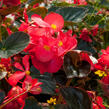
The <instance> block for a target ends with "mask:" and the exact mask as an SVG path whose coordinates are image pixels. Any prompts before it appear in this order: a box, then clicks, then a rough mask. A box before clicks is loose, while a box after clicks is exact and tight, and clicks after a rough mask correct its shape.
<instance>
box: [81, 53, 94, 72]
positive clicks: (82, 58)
mask: <svg viewBox="0 0 109 109" xmlns="http://www.w3.org/2000/svg"><path fill="white" fill-rule="evenodd" d="M80 58H81V60H83V61H87V62H89V64H90V65H91V69H92V70H93V69H94V64H93V62H92V60H91V59H90V57H89V55H88V54H87V53H85V52H81V53H80Z"/></svg>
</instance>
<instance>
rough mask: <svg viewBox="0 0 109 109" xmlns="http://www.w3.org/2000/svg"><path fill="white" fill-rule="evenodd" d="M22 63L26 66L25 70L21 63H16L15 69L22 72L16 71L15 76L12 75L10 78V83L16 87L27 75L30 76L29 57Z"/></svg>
mask: <svg viewBox="0 0 109 109" xmlns="http://www.w3.org/2000/svg"><path fill="white" fill-rule="evenodd" d="M22 63H23V65H24V68H25V69H24V68H23V67H22V65H21V64H20V63H15V67H16V68H17V69H19V70H21V71H16V72H15V73H14V74H12V75H11V76H10V77H9V78H8V83H9V84H10V85H12V86H15V85H16V84H17V83H18V82H19V80H21V79H22V78H23V77H24V76H25V75H26V74H27V75H28V74H29V73H30V72H29V69H30V66H29V56H28V55H26V56H24V57H23V60H22Z"/></svg>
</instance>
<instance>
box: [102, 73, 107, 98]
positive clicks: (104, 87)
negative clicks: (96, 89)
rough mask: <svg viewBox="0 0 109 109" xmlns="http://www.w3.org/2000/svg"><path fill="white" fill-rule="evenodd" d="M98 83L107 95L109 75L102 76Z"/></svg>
mask: <svg viewBox="0 0 109 109" xmlns="http://www.w3.org/2000/svg"><path fill="white" fill-rule="evenodd" d="M100 84H101V86H102V89H103V91H104V94H105V96H107V97H109V75H107V76H105V77H103V78H102V79H101V80H100Z"/></svg>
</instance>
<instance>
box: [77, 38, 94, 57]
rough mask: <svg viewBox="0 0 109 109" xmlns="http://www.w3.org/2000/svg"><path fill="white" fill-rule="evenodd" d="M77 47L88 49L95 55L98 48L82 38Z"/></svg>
mask: <svg viewBox="0 0 109 109" xmlns="http://www.w3.org/2000/svg"><path fill="white" fill-rule="evenodd" d="M77 49H78V50H83V51H88V52H90V53H92V54H93V55H94V54H95V53H96V50H95V49H94V48H93V46H92V45H91V44H90V43H88V42H86V41H84V40H80V42H79V43H78V46H77Z"/></svg>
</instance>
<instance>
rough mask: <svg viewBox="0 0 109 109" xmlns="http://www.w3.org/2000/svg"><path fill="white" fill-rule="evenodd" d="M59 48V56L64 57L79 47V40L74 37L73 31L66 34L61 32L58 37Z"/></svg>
mask: <svg viewBox="0 0 109 109" xmlns="http://www.w3.org/2000/svg"><path fill="white" fill-rule="evenodd" d="M57 46H58V56H62V55H64V54H65V53H66V52H68V51H70V50H72V49H74V48H75V47H76V46H77V40H76V39H75V37H73V36H72V33H71V31H68V32H66V33H63V32H60V33H59V35H58V36H57Z"/></svg>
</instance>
